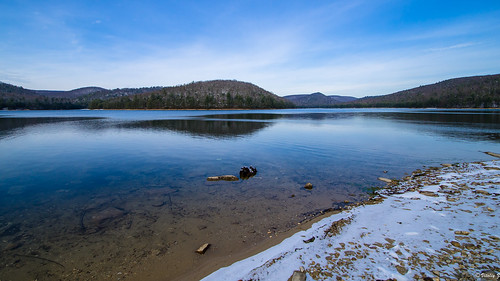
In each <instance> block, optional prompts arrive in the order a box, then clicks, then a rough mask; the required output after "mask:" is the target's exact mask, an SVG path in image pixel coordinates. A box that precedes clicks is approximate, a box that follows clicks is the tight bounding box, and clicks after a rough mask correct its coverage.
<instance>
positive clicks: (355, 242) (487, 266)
mask: <svg viewBox="0 0 500 281" xmlns="http://www.w3.org/2000/svg"><path fill="white" fill-rule="evenodd" d="M499 194H500V162H499V161H489V162H481V163H479V162H478V163H469V164H454V165H445V167H442V168H430V169H428V170H426V171H416V172H415V173H413V174H412V176H409V177H407V178H405V179H404V180H403V181H400V182H394V183H391V184H388V186H387V188H386V189H383V190H381V191H380V192H379V195H378V196H376V197H375V198H373V199H372V200H371V202H367V203H365V204H361V205H360V206H357V207H352V208H349V209H347V210H345V211H343V212H341V213H338V214H334V215H331V216H329V217H327V218H324V219H322V220H320V221H319V222H316V223H314V224H313V225H312V226H311V227H310V228H309V229H307V230H304V231H300V232H297V233H296V234H294V235H293V236H291V237H289V238H287V239H285V240H284V241H283V242H281V243H280V244H278V245H276V246H274V247H271V248H269V249H267V250H265V251H263V252H260V253H258V254H256V255H254V256H251V257H249V258H246V259H244V260H241V261H239V262H236V263H234V264H232V265H231V266H228V267H224V268H221V269H219V270H217V271H215V272H213V273H212V274H210V275H208V276H207V277H205V278H204V279H203V280H205V281H210V280H287V279H288V278H290V277H291V276H292V274H293V273H294V271H300V269H301V268H302V270H303V273H302V274H299V273H296V275H297V276H298V275H304V276H305V277H306V280H362V279H366V280H375V279H381V280H387V279H390V278H394V279H396V280H457V279H462V280H482V279H483V280H497V279H496V278H498V276H499V275H500V228H499V227H498V223H499V222H500V220H499V219H498V217H497V213H496V211H497V210H498V208H499V201H498V195H499Z"/></svg>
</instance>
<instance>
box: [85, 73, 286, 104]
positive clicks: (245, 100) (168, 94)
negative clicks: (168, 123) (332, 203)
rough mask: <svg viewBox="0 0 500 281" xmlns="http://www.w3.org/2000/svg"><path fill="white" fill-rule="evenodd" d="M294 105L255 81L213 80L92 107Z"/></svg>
mask: <svg viewBox="0 0 500 281" xmlns="http://www.w3.org/2000/svg"><path fill="white" fill-rule="evenodd" d="M290 107H294V105H293V104H292V103H291V102H289V101H287V100H285V99H284V98H282V97H279V96H277V95H275V94H273V93H271V92H268V91H266V90H264V89H262V88H260V87H258V86H256V85H254V84H251V83H247V82H240V81H235V80H213V81H204V82H192V83H189V84H185V85H181V86H174V87H165V88H162V89H159V90H155V91H152V92H148V93H143V94H137V95H131V96H123V97H116V98H111V99H107V100H103V99H94V100H92V101H91V102H90V104H89V108H91V109H227V108H247V109H250V108H290Z"/></svg>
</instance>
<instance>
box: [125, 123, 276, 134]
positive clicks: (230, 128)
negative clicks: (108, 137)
mask: <svg viewBox="0 0 500 281" xmlns="http://www.w3.org/2000/svg"><path fill="white" fill-rule="evenodd" d="M271 124H272V123H269V122H244V121H231V120H223V121H222V120H198V119H187V120H150V121H139V122H132V123H128V124H125V125H123V126H124V127H127V128H142V129H151V130H169V131H176V132H183V133H188V134H190V135H195V136H202V137H214V138H231V137H239V136H244V135H249V134H253V133H255V132H257V131H259V130H261V129H264V128H266V127H267V126H269V125H271Z"/></svg>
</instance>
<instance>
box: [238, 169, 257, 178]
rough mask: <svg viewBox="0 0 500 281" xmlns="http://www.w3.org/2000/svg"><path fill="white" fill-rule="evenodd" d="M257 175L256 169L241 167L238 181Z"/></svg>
mask: <svg viewBox="0 0 500 281" xmlns="http://www.w3.org/2000/svg"><path fill="white" fill-rule="evenodd" d="M256 174H257V169H256V168H254V167H252V166H250V167H246V166H245V167H241V169H240V179H242V180H247V179H249V178H251V177H253V176H255V175H256Z"/></svg>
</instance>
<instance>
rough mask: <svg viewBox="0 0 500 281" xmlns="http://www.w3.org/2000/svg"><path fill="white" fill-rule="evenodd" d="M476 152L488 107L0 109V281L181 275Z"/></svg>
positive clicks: (483, 142) (497, 135)
mask: <svg viewBox="0 0 500 281" xmlns="http://www.w3.org/2000/svg"><path fill="white" fill-rule="evenodd" d="M484 151H493V152H500V111H499V110H437V109H423V110H417V109H293V110H232V111H231V110H224V111H204V110H197V111H189V110H187V111H111V110H110V111H90V110H75V111H0V171H1V173H0V194H1V196H0V250H3V252H2V254H1V256H0V264H1V265H0V280H33V279H37V280H144V279H150V280H171V279H176V278H181V277H182V276H184V275H185V274H189V273H192V272H193V271H197V270H201V269H200V268H203V265H204V264H206V263H207V260H214V259H218V258H223V257H227V256H230V255H237V253H239V252H241V251H243V250H244V249H246V248H249V247H252V246H255V245H258V244H259V243H261V242H262V241H265V240H266V239H270V238H271V237H276V236H279V235H280V234H282V233H284V232H285V231H287V230H289V229H292V228H294V227H296V226H297V225H298V224H300V223H302V222H304V221H306V220H308V219H310V218H312V217H314V216H317V215H318V214H320V213H321V212H322V211H323V210H326V209H331V208H339V207H342V206H344V205H346V204H349V203H352V202H359V201H362V200H366V199H367V198H368V196H369V193H370V192H371V191H373V189H374V188H375V187H381V186H383V183H382V182H380V181H378V180H377V178H378V177H386V178H395V179H398V178H402V177H404V176H405V175H407V174H410V173H411V172H412V171H414V170H416V169H420V168H423V167H429V166H439V165H440V164H442V163H456V162H470V161H483V160H491V159H492V157H491V156H488V155H486V154H484V153H482V152H484ZM250 165H251V166H253V167H256V168H257V170H258V172H257V174H256V175H255V176H253V177H251V178H249V179H247V180H239V181H234V182H228V181H207V177H211V176H220V175H235V176H239V171H240V168H241V167H243V166H250ZM309 182H310V183H312V185H313V189H312V190H306V189H305V188H304V185H305V184H306V183H309ZM383 219H384V218H381V220H383ZM203 243H210V244H211V247H210V248H209V250H208V251H207V252H206V253H205V254H204V255H199V254H196V253H195V252H194V251H195V250H196V249H197V248H198V247H199V246H200V245H202V244H203ZM204 270H205V271H206V270H207V269H204Z"/></svg>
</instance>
